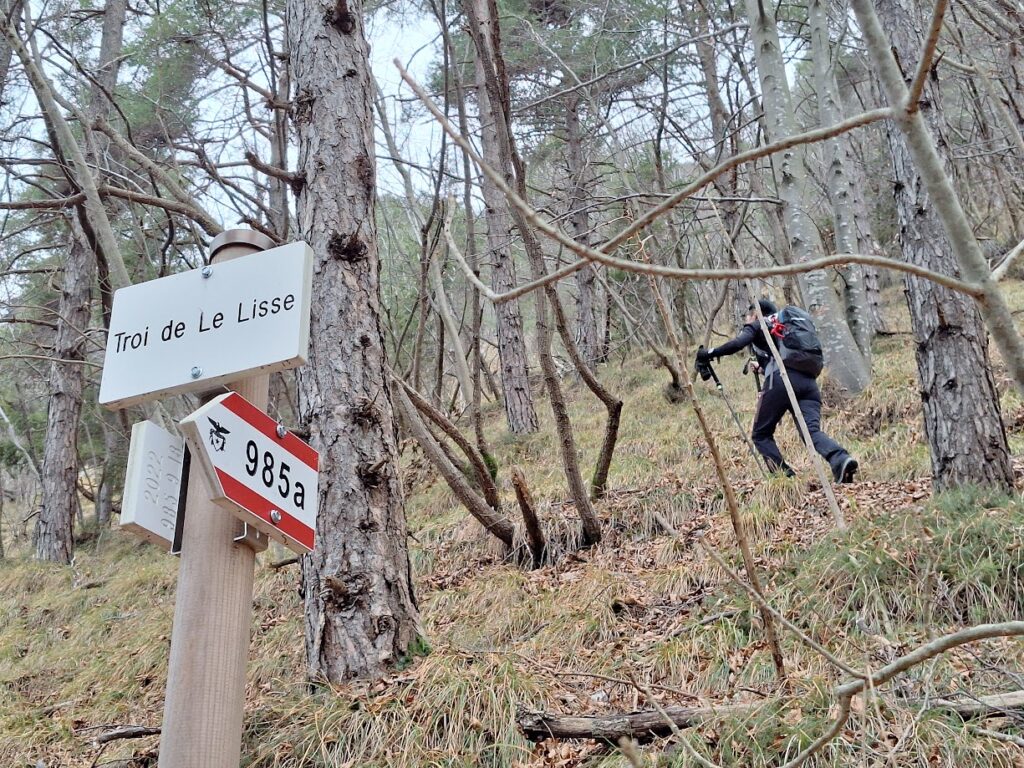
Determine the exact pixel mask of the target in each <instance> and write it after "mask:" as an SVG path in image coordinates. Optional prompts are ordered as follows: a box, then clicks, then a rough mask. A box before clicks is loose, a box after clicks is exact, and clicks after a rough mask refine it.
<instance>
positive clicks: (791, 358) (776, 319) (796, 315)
mask: <svg viewBox="0 0 1024 768" xmlns="http://www.w3.org/2000/svg"><path fill="white" fill-rule="evenodd" d="M765 322H766V323H767V325H768V330H769V331H770V332H771V334H772V337H773V338H774V340H775V343H776V344H777V345H778V347H779V354H780V355H781V357H782V362H783V363H785V365H786V369H787V370H793V371H800V373H805V374H807V375H808V376H810V377H812V378H815V379H816V378H818V376H819V375H820V374H821V369H822V368H824V367H825V356H824V354H823V353H822V351H821V339H819V338H818V332H817V331H816V330H815V328H814V321H813V320H811V316H810V315H809V314H807V312H806V311H805V310H803V309H800V307H794V306H788V307H783V309H782V311H781V312H778V313H776V314H774V315H772V316H771V317H766V318H765Z"/></svg>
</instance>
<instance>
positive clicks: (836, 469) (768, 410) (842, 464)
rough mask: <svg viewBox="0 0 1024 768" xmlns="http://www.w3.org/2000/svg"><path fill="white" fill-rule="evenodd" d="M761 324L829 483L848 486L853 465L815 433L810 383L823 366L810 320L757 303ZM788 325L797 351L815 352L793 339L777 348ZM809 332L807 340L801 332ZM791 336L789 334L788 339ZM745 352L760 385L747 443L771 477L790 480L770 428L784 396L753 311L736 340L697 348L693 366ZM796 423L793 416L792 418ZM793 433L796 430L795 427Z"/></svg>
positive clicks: (817, 419) (786, 406)
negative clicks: (823, 461)
mask: <svg viewBox="0 0 1024 768" xmlns="http://www.w3.org/2000/svg"><path fill="white" fill-rule="evenodd" d="M757 303H758V305H760V307H761V314H762V315H764V318H765V324H766V325H767V327H768V328H769V330H770V332H771V333H772V336H773V339H774V341H775V344H776V346H778V347H779V352H780V354H781V356H782V358H783V362H784V364H785V366H786V373H787V374H788V375H789V381H790V383H791V384H792V385H793V392H794V394H795V395H796V400H797V404H798V405H799V406H800V413H801V414H803V417H804V421H805V422H806V423H807V431H808V432H809V433H810V435H811V442H813V443H814V449H815V450H816V451H817V452H818V453H819V454H821V455H822V456H823V457H824V458H825V459H826V460H827V461H828V463H829V466H830V467H831V468H832V477H833V479H834V480H835V481H836V482H837V483H851V482H853V476H854V474H856V472H857V468H858V464H857V460H856V459H855V458H853V457H852V456H851V455H850V454H849V453H847V451H846V449H845V448H843V447H842V446H841V445H839V443H837V442H836V441H835V440H833V439H832V438H831V437H829V436H828V435H826V434H825V433H824V432H822V431H821V390H820V389H818V383H817V382H816V381H815V379H816V378H817V376H818V374H819V373H821V368H822V366H823V364H824V358H823V357H822V354H821V344H820V342H818V340H817V336H816V334H815V332H814V324H813V322H811V319H810V316H809V315H808V314H807V313H806V312H804V311H803V310H802V309H799V308H797V307H786V308H785V309H784V310H783V311H782V312H781V313H780V312H779V310H778V308H777V307H776V306H775V305H774V304H773V303H772V302H770V301H768V300H766V299H761V300H759V301H758V302H757ZM787 320H788V321H789V322H790V324H791V326H792V328H793V329H797V330H798V331H799V332H803V337H802V339H803V342H804V344H803V346H808V347H812V346H813V347H816V349H813V348H809V349H807V350H804V349H797V348H796V347H797V346H798V343H797V342H798V341H799V340H797V339H796V338H795V337H791V338H794V343H793V346H794V349H789V348H788V347H787V346H786V345H784V344H783V343H782V342H783V334H784V332H785V331H784V325H785V322H784V321H787ZM808 327H809V334H808V333H806V329H807V328H808ZM793 332H794V331H793V330H791V333H793ZM748 346H749V347H751V348H752V350H753V352H754V355H755V357H756V363H755V366H757V368H759V369H760V370H761V371H762V372H763V373H764V376H765V379H764V384H763V385H762V387H761V392H760V394H759V395H758V399H757V411H756V413H755V414H754V427H753V430H752V432H751V438H752V439H753V441H754V446H755V447H756V448H757V450H758V452H759V453H760V454H761V455H762V456H763V457H764V460H765V463H766V464H767V465H768V469H769V471H771V472H781V473H783V474H785V475H786V476H787V477H792V476H793V475H794V472H793V469H792V468H791V467H790V466H789V465H788V464H787V463H786V462H785V461H784V460H783V458H782V453H781V452H780V451H779V446H778V445H777V444H776V442H775V427H776V426H777V425H778V423H779V421H780V420H781V419H782V417H783V415H785V414H786V413H787V412H792V405H791V403H790V401H789V394H788V393H787V392H786V386H785V384H784V382H783V381H782V376H781V375H780V373H779V369H778V364H777V363H776V362H775V358H774V356H773V355H772V351H771V347H770V346H769V344H768V340H767V339H766V338H765V335H764V332H763V331H762V330H761V323H760V321H759V320H758V318H757V311H756V310H755V309H754V305H753V304H751V305H750V308H749V310H748V312H747V316H746V323H745V324H744V326H743V329H742V330H741V331H740V332H739V335H737V336H736V338H734V339H731V340H729V341H727V342H725V343H724V344H722V345H721V346H718V347H713V348H712V349H704V348H701V349H700V350H699V351H698V352H697V363H698V365H706V364H708V363H710V362H711V361H712V360H717V359H718V358H720V357H724V356H725V355H732V354H735V353H736V352H739V351H740V350H742V349H745V348H746V347H748ZM793 421H794V422H796V416H795V415H794V416H793ZM797 431H798V432H799V426H798V427H797Z"/></svg>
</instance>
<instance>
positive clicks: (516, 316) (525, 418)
mask: <svg viewBox="0 0 1024 768" xmlns="http://www.w3.org/2000/svg"><path fill="white" fill-rule="evenodd" d="M474 62H475V72H476V97H477V106H478V108H479V110H480V123H481V134H482V135H481V140H480V147H481V150H482V154H483V158H484V161H485V162H487V164H488V165H490V166H491V167H492V168H500V167H501V158H500V156H499V154H498V138H497V134H496V126H495V125H494V121H493V119H492V117H491V116H492V115H493V114H494V111H493V110H492V109H491V106H490V100H489V97H488V95H487V86H486V85H485V74H484V70H483V65H482V63H481V62H480V57H479V56H474ZM480 186H481V189H482V191H483V197H484V216H485V218H486V222H487V249H488V250H489V251H490V254H489V255H490V261H491V264H492V267H491V289H492V290H494V291H495V292H498V293H501V292H504V291H508V290H510V289H512V288H513V287H515V284H516V269H515V263H514V262H513V259H512V249H511V247H510V242H509V240H510V237H511V229H512V220H511V217H510V216H509V213H508V203H507V202H506V201H505V198H504V196H503V195H502V193H501V191H500V190H499V189H498V188H497V187H496V186H495V185H494V182H492V181H491V180H490V179H489V178H487V176H486V175H484V176H482V177H481V179H480ZM495 312H496V314H497V325H498V359H499V361H500V363H501V388H502V394H503V395H504V399H505V417H506V418H507V419H508V428H509V430H511V431H512V433H513V434H517V435H521V434H526V433H528V432H536V431H537V430H538V429H539V428H540V427H539V423H538V421H537V409H536V407H535V406H534V404H533V394H532V393H531V392H530V368H529V364H528V362H527V358H526V342H525V341H524V339H523V315H522V311H521V310H520V308H519V302H518V301H517V300H513V301H503V302H502V303H501V304H498V305H497V306H496V307H495Z"/></svg>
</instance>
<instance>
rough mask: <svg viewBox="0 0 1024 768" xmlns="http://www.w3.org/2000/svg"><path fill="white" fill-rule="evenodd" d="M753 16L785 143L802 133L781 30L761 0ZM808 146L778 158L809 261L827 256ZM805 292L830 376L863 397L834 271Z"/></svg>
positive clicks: (861, 373)
mask: <svg viewBox="0 0 1024 768" xmlns="http://www.w3.org/2000/svg"><path fill="white" fill-rule="evenodd" d="M746 5H747V15H748V17H749V20H750V30H751V35H752V37H753V41H754V55H755V57H756V59H757V74H758V78H759V80H760V82H761V98H762V101H763V104H764V112H765V119H766V123H767V126H768V132H769V138H770V140H772V141H778V140H780V139H784V138H785V137H787V136H792V135H793V134H795V133H797V130H796V120H795V117H794V111H793V104H792V99H791V96H790V91H789V83H788V82H787V81H786V70H785V67H784V65H783V62H782V49H781V47H780V45H779V32H778V28H777V27H776V25H775V16H774V13H773V12H772V10H771V9H772V8H773V6H771V5H770V4H768V3H764V2H762V1H761V0H746ZM804 155H805V152H804V147H803V146H802V145H799V146H796V147H792V148H790V149H787V150H786V151H785V152H781V153H779V154H778V155H776V156H775V157H774V158H773V162H774V163H775V169H776V179H777V182H776V183H777V186H778V192H779V197H780V198H782V200H783V204H784V205H783V213H784V215H785V217H786V233H787V235H788V237H789V242H790V246H791V247H792V250H793V256H794V257H795V258H796V260H797V261H799V262H805V261H809V260H811V259H814V258H816V257H818V256H820V255H821V254H822V253H823V248H822V245H821V239H820V237H819V236H818V230H817V228H816V227H815V225H814V222H813V221H812V220H811V217H810V213H809V212H810V210H811V208H812V206H811V205H810V204H809V193H810V188H809V184H808V182H807V172H806V170H805V168H804ZM800 287H801V293H803V296H804V300H805V301H806V302H807V305H808V306H807V309H808V310H809V311H810V312H811V314H812V315H813V316H814V321H815V324H816V325H817V327H818V333H819V334H820V335H821V339H822V343H823V345H824V348H825V349H824V352H825V361H826V363H827V365H828V367H829V375H830V376H832V377H833V378H835V380H836V381H837V382H838V383H839V385H840V386H841V387H842V388H843V389H845V390H846V391H847V392H848V393H850V394H857V393H859V392H860V391H861V390H863V389H864V387H866V386H867V384H868V381H869V380H870V377H869V374H868V370H867V366H866V365H865V362H864V357H863V355H862V354H861V352H860V350H859V349H858V348H857V344H856V342H855V341H854V339H853V335H852V334H851V333H850V328H849V326H848V325H847V324H846V319H845V318H844V317H843V313H842V312H841V309H840V306H839V302H838V299H837V297H836V292H835V290H834V289H833V287H832V283H831V281H830V279H829V274H828V272H826V271H824V270H816V271H814V272H808V273H805V274H804V275H802V276H801V278H800Z"/></svg>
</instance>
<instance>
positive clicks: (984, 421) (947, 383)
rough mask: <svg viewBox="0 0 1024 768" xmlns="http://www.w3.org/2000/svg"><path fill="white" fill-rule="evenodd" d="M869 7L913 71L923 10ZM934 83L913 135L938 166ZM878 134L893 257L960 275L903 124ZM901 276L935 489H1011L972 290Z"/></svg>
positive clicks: (941, 144) (884, 0)
mask: <svg viewBox="0 0 1024 768" xmlns="http://www.w3.org/2000/svg"><path fill="white" fill-rule="evenodd" d="M877 6H878V13H879V18H880V20H881V21H882V22H883V23H884V24H885V27H886V29H887V30H888V31H889V35H890V37H891V42H892V51H893V52H894V53H895V55H896V56H897V59H898V61H899V62H901V64H902V67H903V68H904V70H905V72H906V73H909V75H908V76H909V77H913V72H914V70H915V68H916V66H917V60H918V58H919V56H920V52H921V48H922V43H923V40H924V36H923V34H922V32H921V29H920V22H921V20H922V19H927V18H928V14H927V13H923V12H922V9H921V8H920V7H917V5H916V4H915V2H914V0H879V2H878V3H877ZM856 10H857V13H858V21H860V22H861V27H862V29H863V28H864V27H865V20H864V19H862V18H861V11H860V9H856ZM878 31H880V30H878ZM883 82H884V81H883ZM939 91H940V89H939V87H938V82H937V81H936V80H935V79H934V78H933V77H932V76H929V77H928V78H927V79H926V82H925V87H924V91H923V93H922V98H921V100H920V106H919V109H920V115H919V117H920V118H922V119H923V121H924V124H925V125H926V126H927V129H926V130H927V133H928V134H930V136H931V137H932V138H929V137H928V135H927V134H926V135H925V136H924V137H923V138H924V139H925V140H928V141H930V142H931V143H932V146H933V147H936V148H937V151H938V153H939V154H938V157H937V159H940V160H941V162H942V163H943V164H944V165H945V172H946V174H947V175H948V173H949V170H950V159H949V157H948V155H947V151H946V147H947V146H948V145H947V144H946V142H945V139H944V120H943V115H942V106H941V94H940V92H939ZM891 100H892V99H891V96H890V101H891ZM901 106H902V105H900V106H897V107H896V108H897V109H900V108H901ZM921 138H922V137H921V136H919V137H918V139H921ZM936 139H937V141H936ZM888 141H889V150H890V152H891V154H892V161H893V177H894V179H895V184H894V195H895V198H896V207H897V212H898V216H899V228H900V244H901V245H902V248H903V258H904V259H905V260H906V261H908V262H910V263H912V264H918V265H920V266H923V267H926V268H928V269H930V270H933V271H936V272H939V273H941V274H945V275H952V276H956V277H960V276H961V274H962V270H961V268H960V264H959V263H958V260H957V258H956V255H955V254H954V252H953V249H952V248H951V247H950V240H949V237H948V236H947V233H946V230H945V229H944V227H943V222H942V220H941V219H940V217H939V215H938V212H937V210H936V204H935V202H934V201H933V199H932V196H931V194H930V190H929V184H928V182H927V181H926V180H925V179H923V178H922V174H921V173H920V171H919V169H918V165H917V162H916V158H915V156H914V153H913V152H912V150H911V147H910V146H909V145H908V142H907V139H906V137H905V136H904V133H903V131H902V130H901V129H900V128H899V127H897V126H896V125H892V124H890V127H889V129H888ZM947 181H948V179H947ZM906 284H907V305H908V307H909V309H910V319H911V325H912V327H913V330H914V337H915V340H916V356H917V370H918V377H919V379H920V386H921V406H922V410H923V412H924V429H925V435H926V437H927V439H928V447H929V449H930V450H931V458H932V475H933V484H934V486H935V489H936V490H945V489H950V488H956V487H958V486H961V485H964V484H967V483H977V484H984V485H993V486H998V487H1003V488H1007V489H1008V488H1012V487H1013V472H1012V470H1011V468H1010V459H1009V449H1008V447H1007V442H1006V432H1005V430H1004V428H1003V421H1002V417H1001V415H1000V411H999V394H998V392H997V390H996V387H995V381H994V380H993V378H992V367H991V361H990V360H989V355H988V335H987V334H986V332H985V325H984V323H983V322H982V318H981V314H980V313H979V312H978V308H977V305H976V304H975V302H974V300H973V299H971V298H969V297H967V296H964V295H963V294H960V293H956V292H953V291H950V290H949V289H947V288H943V287H941V286H938V285H936V284H935V283H933V282H931V281H929V280H925V279H923V278H919V277H912V276H907V278H906Z"/></svg>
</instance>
